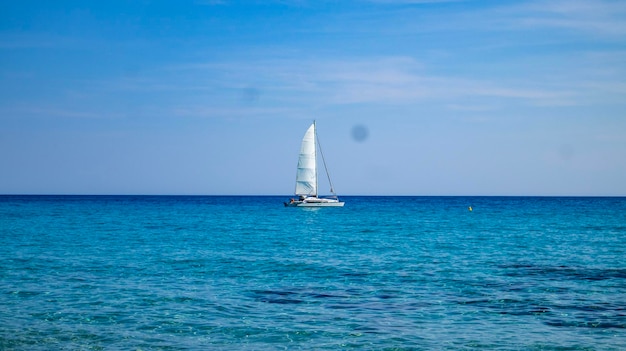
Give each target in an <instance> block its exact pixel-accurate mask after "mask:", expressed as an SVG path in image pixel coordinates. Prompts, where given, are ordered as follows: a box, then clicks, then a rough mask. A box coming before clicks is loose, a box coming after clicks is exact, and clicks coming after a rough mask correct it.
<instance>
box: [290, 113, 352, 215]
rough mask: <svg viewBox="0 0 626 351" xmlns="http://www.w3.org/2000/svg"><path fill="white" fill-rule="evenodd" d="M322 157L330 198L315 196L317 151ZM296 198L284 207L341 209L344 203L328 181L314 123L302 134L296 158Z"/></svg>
mask: <svg viewBox="0 0 626 351" xmlns="http://www.w3.org/2000/svg"><path fill="white" fill-rule="evenodd" d="M318 148H319V151H320V152H319V153H320V155H321V156H322V162H323V164H324V170H325V171H326V176H327V177H328V183H329V184H330V192H331V193H332V194H333V195H332V196H327V197H318V194H317V189H318V187H317V149H318ZM295 194H296V196H297V197H298V198H297V199H291V200H290V201H289V203H287V202H285V203H284V204H285V206H286V207H343V205H344V202H341V201H339V198H338V197H337V194H336V193H335V190H334V189H333V183H332V182H331V180H330V174H329V173H328V168H327V167H326V161H325V160H324V154H323V153H322V149H321V147H320V146H319V140H318V138H317V131H316V127H315V121H313V124H311V126H310V127H309V129H307V130H306V133H304V138H302V145H301V146H300V156H299V157H298V170H297V172H296V192H295Z"/></svg>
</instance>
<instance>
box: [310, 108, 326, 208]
mask: <svg viewBox="0 0 626 351" xmlns="http://www.w3.org/2000/svg"><path fill="white" fill-rule="evenodd" d="M313 145H314V146H313V150H315V153H314V154H313V162H315V164H316V167H315V194H313V196H315V197H317V195H318V194H317V193H319V190H318V184H317V183H318V179H317V174H318V172H317V148H318V147H319V141H318V138H317V124H316V123H315V120H313ZM321 151H322V149H320V153H321ZM322 160H324V155H322Z"/></svg>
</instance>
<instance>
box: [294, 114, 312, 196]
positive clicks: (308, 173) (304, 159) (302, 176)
mask: <svg viewBox="0 0 626 351" xmlns="http://www.w3.org/2000/svg"><path fill="white" fill-rule="evenodd" d="M315 141H316V137H315V123H313V124H311V126H310V127H309V129H307V131H306V133H304V138H303V139H302V146H301V147H300V156H299V157H298V170H297V173H296V195H304V196H317V161H316V154H315V152H316V149H317V148H316V144H315Z"/></svg>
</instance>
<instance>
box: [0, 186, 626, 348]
mask: <svg viewBox="0 0 626 351" xmlns="http://www.w3.org/2000/svg"><path fill="white" fill-rule="evenodd" d="M286 199H287V197H271V196H268V197H200V196H199V197H141V196H140V197H133V196H84V197H83V196H0V349H2V350H53V349H64V350H207V349H210V350H233V349H237V350H277V349H290V350H324V349H328V350H337V349H363V350H380V349H389V350H470V349H485V350H624V349H626V198H534V197H343V198H342V199H343V200H345V201H346V207H344V208H326V209H302V208H284V207H283V205H282V202H283V201H285V200H286ZM470 205H471V206H473V211H472V212H470V211H468V206H470Z"/></svg>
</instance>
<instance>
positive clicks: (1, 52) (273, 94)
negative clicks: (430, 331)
mask: <svg viewBox="0 0 626 351" xmlns="http://www.w3.org/2000/svg"><path fill="white" fill-rule="evenodd" d="M313 120H317V123H318V132H319V134H320V138H321V142H322V145H323V147H324V152H325V156H326V158H327V160H326V161H327V163H328V166H329V168H330V171H331V175H332V177H333V183H334V186H335V189H336V190H337V192H338V193H339V195H343V194H346V195H360V194H362V195H620V196H624V195H626V2H624V1H587V0H580V1H577V0H572V1H570V0H567V1H565V0H552V1H511V2H507V1H471V0H467V1H445V0H442V1H436V0H432V1H418V0H414V1H411V0H387V1H385V0H378V1H375V0H373V1H341V2H339V1H337V2H335V1H332V2H325V1H305V0H301V1H298V0H293V1H289V0H284V1H246V2H240V1H227V0H223V1H219V0H214V1H211V0H205V1H202V0H197V1H98V2H96V1H92V2H89V1H28V0H26V1H12V2H6V1H5V2H3V3H1V4H0V194H199V195H200V194H291V193H292V192H293V190H294V186H295V185H294V183H295V172H296V162H297V154H298V151H299V147H300V146H299V145H300V139H301V138H302V135H303V134H304V132H305V131H306V129H307V127H308V125H309V124H310V123H311V121H313ZM355 128H356V129H357V130H361V131H363V130H366V131H367V137H366V138H365V139H362V138H361V139H358V138H354V137H353V131H354V130H355ZM326 188H327V187H325V186H324V185H323V184H322V185H321V190H322V192H324V190H326Z"/></svg>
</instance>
